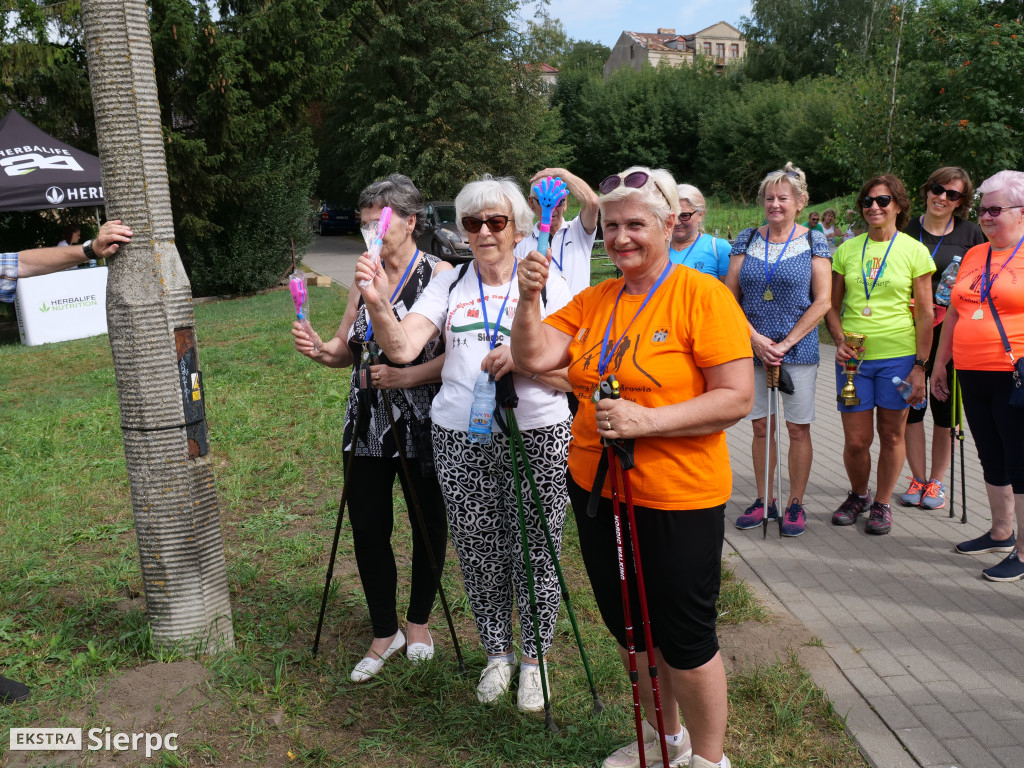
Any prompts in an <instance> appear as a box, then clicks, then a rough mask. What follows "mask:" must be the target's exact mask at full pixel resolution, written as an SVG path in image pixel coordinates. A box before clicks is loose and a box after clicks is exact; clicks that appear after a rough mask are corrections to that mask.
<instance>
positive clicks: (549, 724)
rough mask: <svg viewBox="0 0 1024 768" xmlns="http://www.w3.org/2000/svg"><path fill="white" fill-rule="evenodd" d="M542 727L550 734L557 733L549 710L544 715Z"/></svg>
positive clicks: (556, 727)
mask: <svg viewBox="0 0 1024 768" xmlns="http://www.w3.org/2000/svg"><path fill="white" fill-rule="evenodd" d="M544 725H545V727H547V729H548V730H549V731H551V732H552V733H558V726H557V725H556V724H555V718H553V717H552V716H551V711H550V710H548V711H547V712H546V713H545V715H544Z"/></svg>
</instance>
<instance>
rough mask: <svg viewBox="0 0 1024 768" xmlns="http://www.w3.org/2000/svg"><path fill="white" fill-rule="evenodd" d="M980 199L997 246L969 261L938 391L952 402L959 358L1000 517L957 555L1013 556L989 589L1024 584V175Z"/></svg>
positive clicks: (1009, 177) (991, 184)
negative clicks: (1022, 536) (1017, 375)
mask: <svg viewBox="0 0 1024 768" xmlns="http://www.w3.org/2000/svg"><path fill="white" fill-rule="evenodd" d="M978 191H979V192H980V193H981V206H980V207H979V208H978V222H979V223H980V224H981V228H982V230H983V231H984V232H985V234H986V235H987V236H988V239H989V243H988V244H986V245H976V246H975V247H973V248H971V250H969V251H968V252H967V253H966V254H965V255H964V259H963V263H962V264H961V266H960V271H959V272H958V273H957V279H956V285H954V286H953V294H952V300H951V301H950V304H949V309H948V310H946V319H945V320H944V321H943V323H942V336H941V337H940V338H939V351H938V354H937V355H936V358H935V367H934V369H933V371H932V389H933V390H934V392H935V396H936V397H938V398H939V399H940V400H945V399H946V398H948V397H949V382H948V381H947V378H946V370H945V365H946V361H947V360H949V357H950V354H952V356H953V364H954V365H955V366H956V371H957V379H958V380H959V382H960V387H961V389H962V391H963V402H964V413H965V414H966V415H967V423H968V424H969V425H970V427H971V434H972V435H973V436H974V444H975V446H976V447H977V449H978V458H979V459H980V461H981V468H982V472H983V474H984V477H985V490H986V491H987V492H988V501H989V506H990V507H991V509H992V528H991V529H990V530H989V531H988V532H987V533H985V534H984V535H982V536H979V537H978V538H976V539H970V540H968V541H964V542H961V543H959V544H957V545H956V551H957V552H960V553H962V554H965V555H980V554H987V553H990V552H1005V553H1008V555H1007V557H1006V559H1004V560H1003V561H1002V562H1001V563H998V564H997V565H994V566H992V567H991V568H986V569H985V570H983V571H982V574H983V575H984V576H985V578H986V579H988V580H989V581H1017V580H1019V579H1022V578H1024V560H1022V558H1021V548H1020V545H1019V544H1018V542H1017V539H1016V537H1015V536H1014V533H1013V518H1014V512H1015V511H1016V516H1017V529H1018V532H1019V531H1020V528H1021V526H1022V525H1024V408H1015V407H1014V406H1012V405H1010V402H1009V399H1010V391H1011V389H1012V388H1013V386H1014V372H1013V367H1014V366H1013V362H1012V361H1013V359H1014V358H1016V357H1019V356H1020V355H1024V286H1022V284H1021V278H1022V277H1024V248H1022V247H1021V246H1022V245H1024V207H1022V206H1024V173H1022V172H1020V171H1000V172H999V173H997V174H996V175H995V176H993V177H992V178H990V179H986V181H985V183H984V184H982V185H981V186H980V187H978ZM993 307H994V308H995V311H996V312H997V313H998V323H997V321H996V317H995V316H994V314H993ZM999 323H1001V324H1002V327H1003V333H1005V335H1006V340H1007V343H1009V346H1010V350H1009V352H1010V354H1007V350H1006V346H1005V344H1004V342H1003V335H1002V334H1001V333H1000V332H999Z"/></svg>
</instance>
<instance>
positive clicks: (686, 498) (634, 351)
mask: <svg viewBox="0 0 1024 768" xmlns="http://www.w3.org/2000/svg"><path fill="white" fill-rule="evenodd" d="M622 287H623V280H622V279H619V280H606V281H605V282H603V283H601V284H600V285H597V286H594V287H592V288H587V289H585V290H584V291H582V292H581V293H578V294H577V295H576V296H575V298H573V300H572V301H571V302H569V303H568V304H567V305H566V306H564V307H563V308H562V309H560V310H559V311H558V312H556V313H555V314H553V315H550V316H549V317H548V318H547V319H545V321H544V322H545V323H548V324H550V325H551V326H553V327H554V328H557V329H558V330H560V331H562V332H563V333H567V334H569V335H570V336H572V337H573V339H572V342H571V343H570V345H569V356H570V359H571V360H572V362H571V363H570V365H569V381H570V383H571V384H572V388H573V392H574V393H575V394H576V396H577V397H578V398H579V400H580V407H579V411H578V412H577V414H576V418H575V420H574V421H573V425H572V435H573V440H572V442H571V443H569V471H570V472H571V473H572V478H573V480H575V481H576V483H577V484H578V485H580V486H581V487H583V488H587V489H590V488H592V487H593V485H594V476H595V475H596V474H597V465H598V461H599V460H600V458H601V452H602V451H603V450H604V449H603V446H602V445H601V439H600V437H599V436H598V434H597V428H596V424H595V419H594V402H593V400H592V399H591V397H592V395H593V393H594V390H595V388H596V387H597V386H598V383H599V375H598V371H597V368H598V361H599V359H600V357H601V342H602V340H603V339H604V335H605V329H606V328H607V326H608V319H609V317H610V316H611V314H612V311H613V308H615V299H616V297H617V296H619V291H620V290H621V289H622ZM643 301H644V296H643V295H638V296H634V295H630V294H627V293H623V294H622V296H621V298H620V299H619V303H618V308H617V309H615V319H614V321H613V323H612V329H611V334H610V335H609V341H608V348H609V349H610V348H611V347H612V345H614V344H615V342H616V340H617V339H618V338H619V337H620V336H621V335H622V334H623V333H626V337H625V338H624V339H623V340H622V343H621V345H620V346H619V347H618V348H617V349H616V351H615V355H614V356H613V357H612V359H611V361H610V362H609V364H608V368H607V370H605V378H607V376H608V375H609V374H615V378H616V379H618V381H619V387H620V391H621V393H622V397H624V398H626V399H629V400H632V401H634V402H636V403H639V404H640V405H644V406H648V407H657V406H661V405H669V404H672V403H680V402H684V401H686V400H691V399H693V398H694V397H698V396H699V395H701V394H703V393H704V392H706V391H707V385H706V382H705V381H704V375H703V374H702V373H701V368H708V367H711V366H714V365H720V364H722V363H727V362H729V361H731V360H738V359H740V358H745V357H747V358H749V357H751V356H752V353H751V350H750V332H749V329H748V326H747V320H746V318H745V317H744V316H743V312H742V310H740V308H739V305H738V304H737V303H736V299H735V298H734V297H733V295H732V294H731V293H730V292H729V290H728V289H727V288H726V287H725V286H724V285H723V284H722V283H721V282H719V281H718V280H716V279H715V278H713V277H710V276H708V275H705V274H702V273H700V272H697V271H695V270H692V269H687V268H685V267H679V266H677V267H675V268H674V269H673V270H672V273H671V274H670V275H669V276H668V277H667V278H666V279H665V282H664V283H662V285H661V286H660V287H659V288H658V290H657V292H655V294H654V295H653V296H652V297H651V300H650V302H648V304H647V306H646V307H645V308H644V310H643V312H641V313H640V315H639V316H638V317H637V318H636V319H635V320H633V316H634V315H636V312H637V310H638V309H639V308H640V305H641V304H642V303H643ZM631 320H632V324H631V325H630V321H631ZM627 326H628V331H627V330H626V329H627ZM635 457H636V466H635V468H634V469H633V470H632V471H631V472H630V480H631V485H632V490H633V500H634V501H635V502H636V503H637V504H639V505H641V506H645V507H652V508H655V509H705V508H708V507H714V506H717V505H718V504H723V503H725V502H726V501H728V500H729V496H730V494H731V492H732V470H731V469H730V467H729V449H728V447H727V446H726V442H725V432H722V431H720V432H716V433H714V434H711V435H705V436H701V437H644V438H640V439H638V440H637V441H636V445H635ZM609 482H610V479H606V480H605V487H604V490H603V494H604V495H605V496H607V497H610V496H611V490H610V486H609Z"/></svg>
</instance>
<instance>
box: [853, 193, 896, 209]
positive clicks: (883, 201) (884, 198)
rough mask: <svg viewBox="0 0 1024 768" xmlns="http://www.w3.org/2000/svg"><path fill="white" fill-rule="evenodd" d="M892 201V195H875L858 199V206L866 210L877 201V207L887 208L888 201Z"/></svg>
mask: <svg viewBox="0 0 1024 768" xmlns="http://www.w3.org/2000/svg"><path fill="white" fill-rule="evenodd" d="M891 202H892V195H877V196H876V197H871V196H868V197H865V198H864V199H862V200H861V201H860V207H861V208H863V209H864V210H867V209H868V208H870V207H871V204H872V203H878V207H879V208H888V207H889V203H891Z"/></svg>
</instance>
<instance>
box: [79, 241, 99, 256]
mask: <svg viewBox="0 0 1024 768" xmlns="http://www.w3.org/2000/svg"><path fill="white" fill-rule="evenodd" d="M82 253H84V254H85V260H86V261H95V260H96V251H94V250H93V249H92V240H86V241H85V242H84V243H82Z"/></svg>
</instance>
